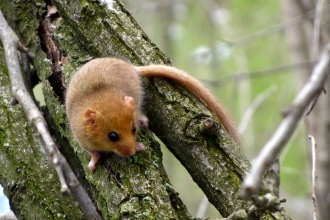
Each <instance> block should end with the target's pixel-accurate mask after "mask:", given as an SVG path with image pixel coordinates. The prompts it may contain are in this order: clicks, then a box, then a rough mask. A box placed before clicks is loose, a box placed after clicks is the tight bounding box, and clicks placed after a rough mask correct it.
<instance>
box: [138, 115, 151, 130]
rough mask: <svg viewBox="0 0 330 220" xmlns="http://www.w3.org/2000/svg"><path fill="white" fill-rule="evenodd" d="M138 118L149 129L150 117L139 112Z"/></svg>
mask: <svg viewBox="0 0 330 220" xmlns="http://www.w3.org/2000/svg"><path fill="white" fill-rule="evenodd" d="M138 120H139V122H140V123H141V126H143V127H145V128H146V129H148V127H149V119H148V118H147V117H146V116H145V115H142V114H139V117H138Z"/></svg>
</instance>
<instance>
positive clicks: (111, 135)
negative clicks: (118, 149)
mask: <svg viewBox="0 0 330 220" xmlns="http://www.w3.org/2000/svg"><path fill="white" fill-rule="evenodd" d="M108 137H109V140H110V141H112V142H116V141H118V140H119V135H118V134H117V133H116V132H110V133H109V135H108Z"/></svg>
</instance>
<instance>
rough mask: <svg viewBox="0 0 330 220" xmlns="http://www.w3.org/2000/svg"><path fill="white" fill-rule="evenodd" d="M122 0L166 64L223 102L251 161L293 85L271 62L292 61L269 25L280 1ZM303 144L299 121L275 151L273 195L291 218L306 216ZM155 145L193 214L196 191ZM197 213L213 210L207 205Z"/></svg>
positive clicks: (288, 73)
mask: <svg viewBox="0 0 330 220" xmlns="http://www.w3.org/2000/svg"><path fill="white" fill-rule="evenodd" d="M123 2H124V4H125V5H126V7H127V8H128V10H129V11H130V12H131V13H132V14H133V17H134V18H135V19H136V20H137V22H138V23H139V24H140V26H141V27H142V29H143V30H144V31H145V32H146V33H147V35H148V36H149V37H150V38H151V40H152V41H153V42H155V43H156V45H157V46H158V47H159V48H160V49H161V50H162V51H163V52H165V53H166V54H167V55H168V56H169V57H170V59H171V61H172V65H173V66H175V67H177V68H180V69H183V70H185V71H187V72H188V73H190V74H191V75H193V76H195V77H196V78H198V79H199V80H201V81H202V82H204V83H205V85H206V86H207V87H208V88H210V90H211V91H213V93H214V94H216V95H217V97H218V98H219V99H220V100H221V102H222V103H223V104H224V106H226V107H227V109H228V110H229V112H230V113H231V115H232V117H233V118H234V119H235V121H236V124H237V127H238V128H239V130H240V132H241V134H242V139H243V145H242V148H243V150H244V152H245V153H246V155H247V157H248V158H249V160H250V161H252V160H253V159H254V158H255V157H256V156H257V155H258V153H259V151H260V149H261V148H262V147H263V146H264V144H265V143H266V142H267V140H268V139H269V138H270V137H271V135H272V134H273V133H274V131H275V130H276V128H277V126H278V125H279V123H280V122H281V120H282V115H281V113H282V111H284V110H285V109H286V108H287V107H288V106H289V105H290V103H291V102H292V100H293V99H294V97H295V96H296V94H297V91H298V85H296V83H295V78H294V76H293V74H292V68H287V67H285V68H281V70H280V71H279V70H276V69H275V70H274V68H277V67H282V66H292V65H293V62H292V61H291V59H290V55H289V48H288V45H287V43H286V40H285V32H284V31H283V30H280V31H271V30H272V29H271V27H273V26H275V25H278V24H280V23H283V22H284V18H283V13H282V6H281V1H263V0H254V1H247V0H200V1H197V0H176V1H171V0H162V1H152V0H134V1H129V0H124V1H123ZM256 33H263V35H262V36H261V37H260V36H259V35H258V34H256ZM258 36H259V37H258ZM300 68H303V67H300ZM266 70H267V71H266ZM308 147H309V144H308V138H307V133H306V131H305V130H304V126H303V123H300V125H299V127H298V129H297V131H296V133H295V134H294V136H293V138H292V139H291V141H290V142H289V143H288V144H287V146H286V148H285V149H284V151H283V152H282V154H281V157H280V164H281V193H280V196H281V197H285V198H287V203H286V204H284V205H283V206H284V207H285V208H286V210H287V211H288V212H289V215H290V217H292V218H293V219H301V220H303V219H310V218H311V205H310V204H311V199H310V191H311V186H310V185H311V184H310V182H311V177H310V168H309V167H310V162H309V160H310V158H309V149H308ZM163 150H164V163H165V166H166V170H167V172H168V174H169V176H170V179H171V182H172V184H173V186H174V188H175V189H176V190H177V191H178V192H179V193H180V197H181V198H182V200H183V201H184V203H185V204H186V205H187V207H188V209H189V211H190V213H191V214H192V216H193V217H196V213H197V210H198V208H199V205H200V203H201V201H202V200H203V196H204V195H203V193H202V192H201V191H200V190H199V189H198V187H197V186H196V184H195V183H194V182H193V181H192V180H191V178H190V176H189V174H187V172H186V171H185V169H184V168H183V167H182V166H181V164H180V163H179V162H178V161H177V160H176V159H175V158H174V157H173V156H172V155H171V153H169V152H168V151H167V150H166V148H163ZM204 216H208V217H219V216H220V215H219V213H218V212H217V211H216V210H215V209H214V208H213V207H212V205H210V206H209V207H208V209H207V212H206V213H205V214H204Z"/></svg>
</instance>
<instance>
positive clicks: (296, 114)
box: [241, 43, 330, 198]
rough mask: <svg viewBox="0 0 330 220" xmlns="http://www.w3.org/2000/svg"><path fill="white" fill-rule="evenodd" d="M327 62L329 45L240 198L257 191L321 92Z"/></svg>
mask: <svg viewBox="0 0 330 220" xmlns="http://www.w3.org/2000/svg"><path fill="white" fill-rule="evenodd" d="M329 61H330V43H329V44H328V45H327V46H326V48H325V51H324V52H323V54H322V56H321V57H320V59H319V61H318V63H317V64H316V66H315V67H314V69H313V73H312V75H311V77H310V79H309V81H308V83H307V84H306V85H305V86H304V87H303V89H302V90H301V91H300V93H299V94H298V95H297V97H296V98H295V100H294V101H293V103H292V104H291V108H290V109H289V111H287V113H286V116H285V118H284V119H283V121H282V123H281V124H280V125H279V127H278V128H277V130H276V132H275V133H274V135H273V136H272V138H271V139H270V140H269V141H268V142H267V143H266V145H265V146H264V147H263V149H262V150H261V152H260V154H259V156H258V157H257V159H256V161H255V163H254V165H253V166H252V169H251V171H250V173H249V174H248V175H247V176H246V177H245V180H244V182H243V185H242V189H241V196H242V197H243V198H248V197H250V196H252V195H253V194H255V193H257V192H258V191H259V189H260V186H261V180H262V177H263V175H264V174H265V172H266V170H267V169H268V168H269V167H270V166H271V165H272V164H273V162H274V160H275V159H276V158H277V157H278V154H279V152H280V151H281V149H282V148H283V147H284V146H285V144H286V143H287V142H288V140H289V139H290V137H291V135H292V134H293V132H294V130H295V127H296V125H297V123H298V122H299V120H300V119H301V118H302V117H303V114H304V112H305V111H306V109H307V108H308V106H309V104H310V103H311V102H312V101H313V100H314V99H315V97H316V96H317V94H319V93H320V91H322V89H323V86H324V83H325V80H326V78H327V77H328V72H329V71H326V69H327V68H328V65H329Z"/></svg>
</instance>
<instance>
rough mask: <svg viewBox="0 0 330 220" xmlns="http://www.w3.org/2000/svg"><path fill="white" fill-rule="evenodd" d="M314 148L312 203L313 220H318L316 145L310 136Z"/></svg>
mask: <svg viewBox="0 0 330 220" xmlns="http://www.w3.org/2000/svg"><path fill="white" fill-rule="evenodd" d="M308 138H309V140H310V144H311V148H312V202H313V220H316V219H317V217H316V183H315V182H316V166H315V163H316V144H315V139H314V137H313V136H311V135H309V137H308Z"/></svg>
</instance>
